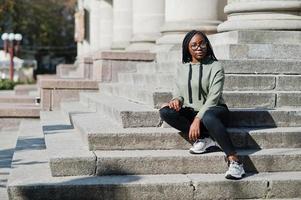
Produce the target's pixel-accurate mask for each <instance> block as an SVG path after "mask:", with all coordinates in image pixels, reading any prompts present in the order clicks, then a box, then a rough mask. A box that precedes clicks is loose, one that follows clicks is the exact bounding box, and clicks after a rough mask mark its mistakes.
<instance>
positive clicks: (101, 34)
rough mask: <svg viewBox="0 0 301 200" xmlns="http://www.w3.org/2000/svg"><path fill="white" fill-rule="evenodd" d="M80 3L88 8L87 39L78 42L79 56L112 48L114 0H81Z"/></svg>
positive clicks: (81, 6)
mask: <svg viewBox="0 0 301 200" xmlns="http://www.w3.org/2000/svg"><path fill="white" fill-rule="evenodd" d="M78 5H79V8H81V9H85V10H86V12H85V18H86V20H85V29H86V30H85V40H84V41H83V42H81V43H79V44H78V51H79V54H78V56H79V57H81V56H84V55H87V54H91V53H93V52H95V51H98V50H103V49H110V48H111V46H112V33H113V7H112V0H85V1H82V0H81V1H78Z"/></svg>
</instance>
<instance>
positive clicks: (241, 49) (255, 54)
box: [214, 44, 301, 59]
mask: <svg viewBox="0 0 301 200" xmlns="http://www.w3.org/2000/svg"><path fill="white" fill-rule="evenodd" d="M214 52H215V55H216V57H217V58H218V59H300V58H301V56H300V55H301V45H295V44H294V45H293V44H226V45H217V46H215V47H214Z"/></svg>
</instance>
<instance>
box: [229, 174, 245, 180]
mask: <svg viewBox="0 0 301 200" xmlns="http://www.w3.org/2000/svg"><path fill="white" fill-rule="evenodd" d="M245 175H246V174H242V175H241V176H240V177H235V176H232V175H231V174H228V175H227V176H225V178H226V179H230V180H240V179H242V178H243V177H244V176H245Z"/></svg>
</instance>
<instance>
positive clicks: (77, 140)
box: [41, 111, 96, 176]
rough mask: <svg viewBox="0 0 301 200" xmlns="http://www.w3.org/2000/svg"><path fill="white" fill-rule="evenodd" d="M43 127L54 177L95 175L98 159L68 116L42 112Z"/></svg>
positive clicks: (56, 112)
mask: <svg viewBox="0 0 301 200" xmlns="http://www.w3.org/2000/svg"><path fill="white" fill-rule="evenodd" d="M74 115H76V114H74ZM41 125H42V128H43V133H44V135H45V144H46V148H47V154H48V157H49V163H50V168H51V172H52V175H53V176H60V175H65V176H66V175H68V176H73V175H94V170H95V162H96V157H95V155H94V154H93V152H90V151H89V150H88V147H87V146H86V145H85V144H84V143H83V141H82V139H81V136H80V134H78V132H77V131H76V129H74V128H73V126H72V124H71V123H70V120H69V119H68V118H66V116H64V115H63V114H62V113H61V112H60V111H52V112H41ZM62 157H64V160H62V159H61V158H62ZM69 169H72V171H70V170H69Z"/></svg>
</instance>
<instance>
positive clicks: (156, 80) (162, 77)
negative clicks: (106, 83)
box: [118, 73, 175, 87]
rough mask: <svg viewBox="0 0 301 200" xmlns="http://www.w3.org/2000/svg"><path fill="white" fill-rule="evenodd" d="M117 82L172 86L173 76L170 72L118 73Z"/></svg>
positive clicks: (173, 82) (173, 83)
mask: <svg viewBox="0 0 301 200" xmlns="http://www.w3.org/2000/svg"><path fill="white" fill-rule="evenodd" d="M118 82H119V83H124V84H133V85H139V86H140V87H141V86H142V87H144V86H150V85H151V86H152V87H155V86H158V87H159V86H160V87H172V86H173V85H175V76H174V75H172V74H156V73H153V74H149V73H120V74H118Z"/></svg>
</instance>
